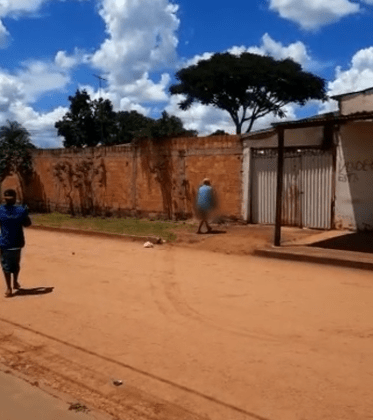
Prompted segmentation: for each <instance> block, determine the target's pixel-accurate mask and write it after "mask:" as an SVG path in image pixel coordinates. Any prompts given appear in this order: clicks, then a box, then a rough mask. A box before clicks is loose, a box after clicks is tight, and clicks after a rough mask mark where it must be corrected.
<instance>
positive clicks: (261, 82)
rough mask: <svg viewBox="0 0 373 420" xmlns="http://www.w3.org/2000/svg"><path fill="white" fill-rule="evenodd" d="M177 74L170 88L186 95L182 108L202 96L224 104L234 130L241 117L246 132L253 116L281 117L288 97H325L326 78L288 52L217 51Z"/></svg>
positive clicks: (206, 102) (239, 129)
mask: <svg viewBox="0 0 373 420" xmlns="http://www.w3.org/2000/svg"><path fill="white" fill-rule="evenodd" d="M176 79H177V80H178V83H175V84H173V85H172V86H171V87H170V93H171V94H172V95H177V94H182V95H185V99H184V100H183V101H182V102H180V104H179V106H180V108H181V109H183V110H186V109H188V108H190V107H191V106H192V104H193V103H194V102H200V103H202V104H204V105H212V106H214V107H216V108H219V109H222V110H225V111H227V112H228V113H229V115H230V116H231V118H232V120H233V122H234V124H235V126H236V132H237V134H240V133H241V132H242V131H243V125H244V124H245V123H247V124H248V126H247V128H246V132H247V133H248V132H250V131H251V129H252V127H253V124H254V122H255V121H256V120H257V119H258V118H260V117H263V116H264V115H267V114H269V113H273V114H274V115H276V116H279V117H284V116H285V112H284V110H283V108H284V106H285V105H287V104H289V103H296V104H300V105H304V104H305V103H306V102H307V101H308V100H310V99H319V100H325V99H326V94H325V81H324V80H323V79H322V78H320V77H318V76H315V75H313V74H312V73H308V72H305V71H304V70H303V69H302V67H301V65H300V64H298V63H295V62H294V61H293V60H291V59H290V58H287V59H285V60H275V59H274V58H272V57H268V56H261V55H257V54H251V53H242V54H241V55H239V56H237V55H233V54H230V53H217V54H214V55H213V56H212V57H211V58H209V59H207V60H202V61H199V62H198V63H197V64H194V65H191V66H189V67H186V68H183V69H181V70H179V71H178V72H177V73H176Z"/></svg>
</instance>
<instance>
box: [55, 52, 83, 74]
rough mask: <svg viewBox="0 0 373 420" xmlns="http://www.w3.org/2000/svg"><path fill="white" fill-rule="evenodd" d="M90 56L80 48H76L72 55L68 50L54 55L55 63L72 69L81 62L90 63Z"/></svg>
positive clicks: (63, 67) (66, 68)
mask: <svg viewBox="0 0 373 420" xmlns="http://www.w3.org/2000/svg"><path fill="white" fill-rule="evenodd" d="M89 60H90V56H89V54H86V53H85V52H84V51H82V50H80V49H79V48H75V50H74V53H73V54H72V55H68V54H67V53H66V51H58V52H57V54H56V56H55V57H54V63H55V64H56V66H57V67H60V68H61V69H65V70H71V69H73V68H74V67H76V66H78V65H80V64H87V63H89Z"/></svg>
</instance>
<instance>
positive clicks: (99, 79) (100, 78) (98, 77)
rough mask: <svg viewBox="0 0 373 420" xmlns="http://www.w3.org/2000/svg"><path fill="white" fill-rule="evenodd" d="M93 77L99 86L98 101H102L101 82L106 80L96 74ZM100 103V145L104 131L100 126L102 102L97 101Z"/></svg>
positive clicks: (102, 142)
mask: <svg viewBox="0 0 373 420" xmlns="http://www.w3.org/2000/svg"><path fill="white" fill-rule="evenodd" d="M93 76H94V77H96V78H97V79H98V85H99V90H98V94H99V96H100V99H102V97H101V82H102V81H103V80H104V81H105V82H107V80H106V79H104V78H103V77H101V76H98V75H97V74H94V75H93ZM99 102H100V121H101V145H103V144H104V129H103V125H102V100H101V101H99Z"/></svg>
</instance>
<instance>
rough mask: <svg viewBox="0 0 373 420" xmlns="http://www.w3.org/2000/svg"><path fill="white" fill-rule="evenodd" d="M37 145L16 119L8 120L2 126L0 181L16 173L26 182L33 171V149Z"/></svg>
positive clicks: (0, 129)
mask: <svg viewBox="0 0 373 420" xmlns="http://www.w3.org/2000/svg"><path fill="white" fill-rule="evenodd" d="M33 149H36V147H35V146H34V145H33V144H32V143H31V141H30V134H29V132H28V131H27V130H26V129H25V128H24V127H23V126H22V125H21V124H19V123H18V122H16V121H9V120H8V121H7V124H6V125H3V126H1V127H0V183H2V182H3V181H4V179H5V178H6V177H7V176H9V175H13V174H16V175H17V176H18V178H19V180H20V182H21V187H22V188H24V183H25V182H26V181H27V178H28V177H29V176H31V174H32V172H33V165H32V150H33Z"/></svg>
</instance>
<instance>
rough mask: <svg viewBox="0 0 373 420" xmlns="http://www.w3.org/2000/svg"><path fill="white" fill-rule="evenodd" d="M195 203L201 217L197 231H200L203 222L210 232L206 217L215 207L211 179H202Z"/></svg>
mask: <svg viewBox="0 0 373 420" xmlns="http://www.w3.org/2000/svg"><path fill="white" fill-rule="evenodd" d="M196 205H197V215H198V216H199V218H200V219H201V222H200V224H199V226H198V231H197V233H202V231H201V229H202V225H203V224H204V223H205V224H206V228H207V232H211V230H212V228H211V226H210V225H209V224H208V218H209V216H210V214H211V211H212V210H213V209H214V208H215V207H216V197H215V192H214V190H213V188H212V186H211V181H210V180H209V179H208V178H205V179H204V180H203V181H202V185H201V186H200V187H199V189H198V193H197V203H196Z"/></svg>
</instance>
